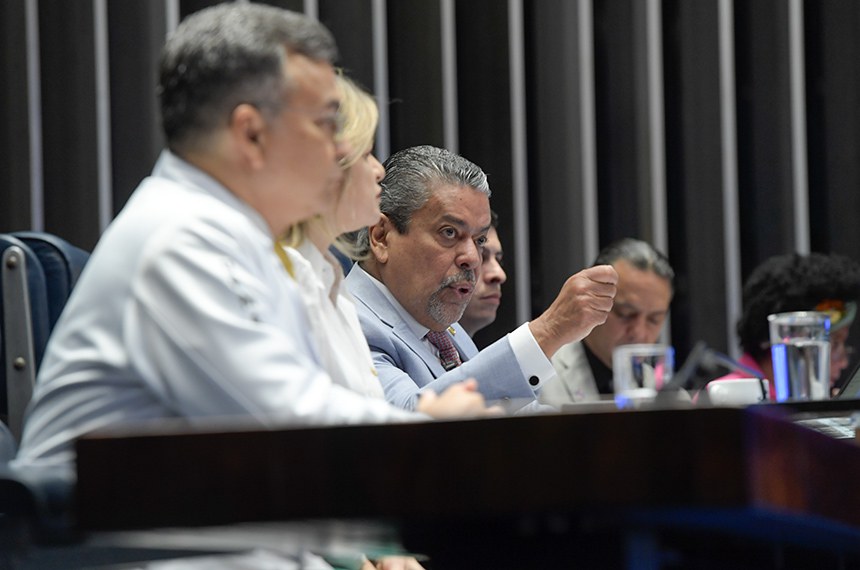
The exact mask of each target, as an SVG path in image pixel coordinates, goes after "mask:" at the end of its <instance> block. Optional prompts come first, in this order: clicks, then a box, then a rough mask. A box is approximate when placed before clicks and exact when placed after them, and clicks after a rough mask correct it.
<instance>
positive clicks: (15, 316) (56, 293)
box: [0, 232, 89, 441]
mask: <svg viewBox="0 0 860 570" xmlns="http://www.w3.org/2000/svg"><path fill="white" fill-rule="evenodd" d="M0 254H2V264H0V277H2V279H0V283H2V295H0V415H3V416H5V420H6V423H7V425H8V427H9V430H10V431H11V433H12V435H13V437H14V438H15V440H16V441H20V437H21V429H22V426H23V420H24V411H25V409H26V407H27V404H28V403H29V402H30V398H31V396H32V393H33V387H34V386H35V381H36V373H37V371H38V369H39V365H40V364H41V362H42V356H43V354H44V352H45V346H46V345H47V343H48V336H49V335H50V333H51V330H52V329H53V327H54V325H55V324H56V322H57V319H58V318H59V316H60V313H61V312H62V310H63V306H64V305H65V304H66V300H68V298H69V295H70V294H71V292H72V289H73V288H74V285H75V283H76V282H77V280H78V276H79V275H80V273H81V271H82V270H83V267H84V265H85V264H86V261H87V259H88V258H89V253H87V252H86V251H84V250H82V249H80V248H77V247H75V246H73V245H71V244H69V243H68V242H66V241H65V240H63V239H61V238H58V237H57V236H54V235H51V234H47V233H44V232H16V233H11V234H0Z"/></svg>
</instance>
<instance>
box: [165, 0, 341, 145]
mask: <svg viewBox="0 0 860 570" xmlns="http://www.w3.org/2000/svg"><path fill="white" fill-rule="evenodd" d="M288 51H289V52H295V53H300V54H302V55H305V56H307V57H309V58H311V59H314V60H317V61H324V62H328V63H332V62H333V61H334V60H335V59H336V58H337V46H336V44H335V41H334V38H333V37H332V35H331V33H330V32H329V31H328V30H327V29H326V28H325V27H324V26H323V25H322V24H320V23H319V22H317V21H316V20H313V19H311V18H308V17H307V16H304V15H302V14H298V13H295V12H289V11H287V10H283V9H280V8H275V7H273V6H266V5H262V4H250V3H239V2H227V3H224V4H218V5H216V6H212V7H210V8H206V9H203V10H201V11H199V12H195V13H194V14H191V15H190V16H189V17H188V18H186V19H185V20H183V21H182V23H180V24H179V26H178V27H177V29H176V31H175V32H174V33H173V34H172V35H171V37H170V38H169V39H168V41H167V43H166V44H165V46H164V50H163V52H162V56H161V63H160V76H159V85H158V95H159V100H160V103H161V121H162V128H163V129H164V134H165V136H166V138H167V144H168V146H169V147H170V148H171V149H172V150H174V151H176V150H178V149H180V148H182V147H184V146H185V145H193V144H194V143H195V142H197V141H198V140H200V139H201V137H203V136H205V135H206V134H208V133H210V132H212V130H213V129H215V128H218V127H220V126H222V125H226V124H227V123H228V121H229V118H230V114H231V113H232V112H233V109H235V108H236V106H237V105H239V104H241V103H249V104H251V105H254V106H255V107H257V108H258V109H260V110H261V112H262V113H263V114H264V116H265V117H266V118H267V119H271V118H273V117H275V116H276V115H277V114H278V113H279V112H280V110H281V107H282V105H283V104H284V102H285V101H284V100H285V98H286V95H287V94H288V93H289V87H290V86H289V77H288V76H286V75H285V73H284V68H285V63H286V58H287V53H288Z"/></svg>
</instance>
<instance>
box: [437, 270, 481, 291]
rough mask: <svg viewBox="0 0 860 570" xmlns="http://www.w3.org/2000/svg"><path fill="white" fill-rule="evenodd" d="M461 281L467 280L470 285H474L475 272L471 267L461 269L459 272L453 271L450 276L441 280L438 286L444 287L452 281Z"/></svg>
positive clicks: (451, 283)
mask: <svg viewBox="0 0 860 570" xmlns="http://www.w3.org/2000/svg"><path fill="white" fill-rule="evenodd" d="M463 281H467V282H469V283H471V284H472V285H474V284H475V281H476V279H475V272H474V271H473V270H471V269H463V270H462V271H460V272H459V273H455V274H454V275H451V276H450V277H446V278H445V280H444V281H442V284H441V287H440V288H441V289H444V288H445V287H450V286H451V285H453V284H454V283H461V282H463Z"/></svg>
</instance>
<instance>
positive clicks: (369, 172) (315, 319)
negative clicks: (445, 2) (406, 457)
mask: <svg viewBox="0 0 860 570" xmlns="http://www.w3.org/2000/svg"><path fill="white" fill-rule="evenodd" d="M338 84H339V89H340V92H341V93H340V94H341V107H340V112H341V117H342V120H343V131H342V133H343V134H342V135H341V136H342V137H343V138H344V140H345V141H346V142H347V143H349V146H350V147H351V148H352V149H354V150H353V152H352V154H350V155H348V156H346V157H344V159H343V160H342V161H341V166H342V168H343V169H344V170H345V171H346V174H345V177H344V184H343V187H342V188H341V191H340V194H339V196H338V197H337V199H336V200H334V201H333V203H332V204H331V208H330V209H329V210H328V211H326V212H324V213H323V214H321V215H320V216H317V217H315V218H312V219H310V220H306V221H304V222H301V223H299V224H297V225H294V226H293V227H291V228H290V230H289V231H288V232H287V234H286V236H285V237H284V240H283V241H282V244H283V245H284V249H283V251H282V252H281V253H282V254H283V255H282V260H283V261H284V265H285V266H286V267H287V270H288V271H289V272H290V274H291V275H292V276H293V278H294V279H295V280H296V282H297V283H298V285H299V289H300V290H301V293H302V298H303V300H304V302H305V305H306V307H307V310H308V318H309V321H310V327H311V331H310V333H311V335H312V337H313V338H314V340H315V341H316V346H317V349H318V352H319V358H320V361H321V363H322V365H323V367H324V368H325V369H326V371H327V372H328V373H329V376H331V378H332V380H333V381H334V382H335V383H337V384H340V385H342V386H345V387H347V388H349V389H351V390H352V391H354V392H358V393H361V394H364V395H366V396H368V397H371V398H384V397H385V396H384V393H383V391H382V385H381V384H380V382H379V380H378V378H377V376H376V370H375V368H374V366H373V361H372V359H371V356H370V350H369V348H368V346H367V341H366V340H365V338H364V335H363V333H362V332H361V326H360V325H359V322H358V316H357V314H356V311H355V306H354V305H353V301H352V298H351V296H350V295H349V293H348V292H347V291H346V289H345V288H343V287H341V282H342V280H343V271H342V269H341V266H340V263H339V262H338V261H337V260H336V259H335V258H334V256H333V255H332V254H331V253H330V251H329V247H330V246H331V245H332V244H334V245H335V247H338V248H339V249H340V250H341V251H344V252H345V253H347V254H350V253H351V250H350V248H349V244H348V242H346V241H345V240H340V239H338V238H337V236H339V235H340V234H343V233H346V232H352V231H355V230H358V229H360V228H363V227H365V226H368V225H371V224H373V223H375V222H376V221H377V220H378V219H379V216H380V215H381V214H380V211H379V194H380V191H381V188H380V186H379V182H380V181H381V180H382V178H383V176H384V175H385V169H384V168H383V167H382V164H380V162H379V161H378V160H377V159H376V157H375V156H373V153H372V152H371V151H372V149H373V140H374V136H375V133H376V123H377V120H378V111H377V108H376V103H375V102H374V100H373V98H372V97H371V96H370V95H368V94H367V93H365V92H364V91H362V90H361V89H360V88H358V87H357V86H356V85H355V84H354V83H353V82H352V81H350V80H349V79H347V78H345V77H343V76H338ZM476 388H477V386H476V384H475V382H474V380H470V381H466V382H463V383H462V384H459V385H457V386H453V387H452V388H450V389H448V390H446V391H445V392H444V393H443V394H442V395H440V396H438V397H437V396H436V395H435V394H433V393H430V392H428V393H426V394H425V395H424V396H423V397H422V398H421V400H420V402H419V404H418V407H417V410H418V411H419V412H422V413H424V414H427V415H430V416H433V417H452V416H471V415H481V414H486V413H498V410H496V409H489V410H488V409H487V408H486V407H485V405H484V400H483V397H482V396H481V395H480V394H479V393H478V392H477V391H476Z"/></svg>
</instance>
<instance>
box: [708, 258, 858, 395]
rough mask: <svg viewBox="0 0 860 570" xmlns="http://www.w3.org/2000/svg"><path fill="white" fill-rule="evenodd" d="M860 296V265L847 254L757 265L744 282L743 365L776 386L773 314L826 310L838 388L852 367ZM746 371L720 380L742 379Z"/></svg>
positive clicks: (832, 376) (832, 381) (774, 260)
mask: <svg viewBox="0 0 860 570" xmlns="http://www.w3.org/2000/svg"><path fill="white" fill-rule="evenodd" d="M858 298H860V265H858V264H857V263H856V262H854V261H853V260H851V259H849V258H847V257H845V256H842V255H835V254H831V255H827V254H822V253H810V254H808V255H800V254H797V253H792V254H787V255H777V256H774V257H771V258H769V259H767V260H766V261H764V262H763V263H762V264H761V265H759V266H758V267H756V268H755V269H754V270H753V272H752V273H751V274H750V276H749V277H748V278H747V280H746V282H745V283H744V288H743V314H742V316H741V318H740V319H739V320H738V325H737V331H738V336H739V337H740V343H741V347H742V348H743V350H744V354H743V356H742V357H741V359H740V361H739V362H740V363H741V364H743V365H744V366H747V367H749V368H752V369H755V370H757V371H759V372H760V373H761V376H762V377H764V378H768V379H769V381H770V382H771V386H770V393H771V398H773V397H774V395H775V391H774V387H773V366H772V364H771V355H770V334H769V330H768V322H767V316H768V315H770V314H773V313H783V312H788V311H824V312H827V313H829V314H830V346H831V349H830V385H831V389H835V387H836V386H835V384H836V382H837V381H838V380H839V376H840V375H841V374H842V371H843V370H844V369H845V368H846V367H847V366H848V356H849V349H848V348H847V347H846V345H845V342H846V341H847V339H848V330H849V328H850V326H851V323H852V322H853V321H854V317H855V315H856V313H857V299H858ZM742 376H746V375H745V374H743V373H733V374H730V375H728V376H723V377H722V378H720V380H724V379H728V378H740V377H742Z"/></svg>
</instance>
